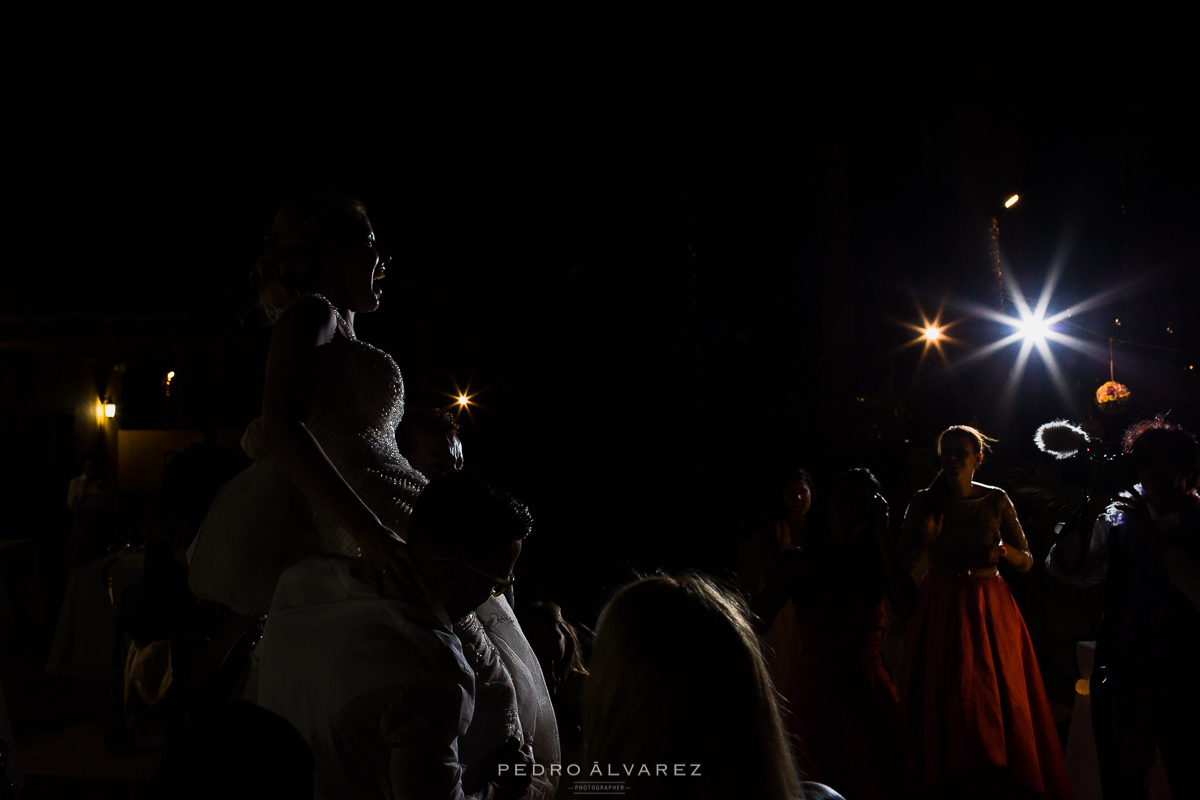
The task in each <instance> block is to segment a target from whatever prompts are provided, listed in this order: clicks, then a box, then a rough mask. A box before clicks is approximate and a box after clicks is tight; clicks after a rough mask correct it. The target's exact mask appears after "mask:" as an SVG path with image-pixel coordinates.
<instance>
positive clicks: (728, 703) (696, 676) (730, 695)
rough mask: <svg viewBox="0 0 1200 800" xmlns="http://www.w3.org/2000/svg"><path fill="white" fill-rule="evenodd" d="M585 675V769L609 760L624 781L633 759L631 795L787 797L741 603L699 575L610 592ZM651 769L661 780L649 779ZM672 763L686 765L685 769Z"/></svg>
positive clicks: (787, 776) (787, 757)
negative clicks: (660, 768) (659, 768)
mask: <svg viewBox="0 0 1200 800" xmlns="http://www.w3.org/2000/svg"><path fill="white" fill-rule="evenodd" d="M589 672H590V677H589V679H588V684H587V688H586V690H585V693H584V727H583V731H584V739H585V740H586V742H587V753H588V764H589V768H590V765H591V764H592V763H593V762H595V763H598V764H599V765H600V768H601V770H602V771H604V772H606V773H607V771H608V769H609V767H608V765H609V764H611V765H613V769H618V770H622V775H623V776H624V775H625V774H626V773H625V770H629V768H630V765H632V772H633V774H631V775H629V777H628V778H624V777H623V780H625V781H626V783H627V785H630V786H636V787H637V791H638V797H652V798H673V797H688V798H709V797H712V798H716V797H721V798H725V797H755V798H771V799H772V800H773V799H774V798H780V799H781V800H782V798H794V797H796V796H797V794H798V791H799V790H798V784H797V777H796V768H795V763H794V762H793V760H792V755H791V748H790V747H789V745H788V743H787V740H786V738H785V736H784V733H783V726H782V723H781V720H780V712H779V706H778V702H777V699H776V694H775V688H774V686H773V685H772V683H771V679H770V676H769V674H768V672H767V667H766V664H765V662H764V660H763V657H762V653H761V651H760V649H759V646H758V640H757V638H756V637H755V634H754V632H753V629H752V628H751V625H750V623H749V621H748V620H747V614H746V611H745V610H744V608H743V607H742V605H741V603H740V601H739V600H737V599H736V598H735V596H734V595H732V594H730V593H728V592H726V591H724V590H722V589H721V588H719V587H718V586H717V585H716V584H715V583H713V582H712V581H711V580H710V579H708V578H705V577H703V576H700V575H695V574H692V575H683V576H680V577H674V578H672V577H663V576H659V577H651V578H643V579H641V580H638V581H635V582H634V583H631V584H629V585H628V586H625V587H624V588H622V589H620V590H619V591H618V592H617V593H616V595H614V596H613V598H612V600H610V601H609V603H608V605H607V606H606V607H605V609H604V611H603V612H602V613H601V615H600V622H599V625H598V631H597V634H596V644H595V647H594V650H593V653H592V663H591V665H590V669H589ZM659 764H662V765H667V772H668V775H667V776H666V777H662V776H656V775H655V774H654V773H655V771H656V765H659ZM642 765H646V766H647V767H648V771H649V772H650V773H651V775H650V776H646V775H645V774H644V772H643V771H642V770H641V767H642ZM675 765H688V766H686V767H685V768H684V769H683V771H684V772H685V773H686V776H677V775H676V773H675ZM693 765H698V767H696V766H693ZM694 771H696V772H698V775H699V777H696V776H694V775H693V772H694ZM638 772H643V774H642V775H640V776H639V775H638V774H637V773H638Z"/></svg>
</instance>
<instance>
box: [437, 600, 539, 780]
mask: <svg viewBox="0 0 1200 800" xmlns="http://www.w3.org/2000/svg"><path fill="white" fill-rule="evenodd" d="M454 632H455V634H456V635H457V636H458V638H459V640H460V641H461V642H462V647H463V653H464V654H465V655H466V659H467V663H469V664H470V665H471V668H472V670H473V671H474V673H475V718H474V719H472V720H471V726H470V728H468V730H467V734H466V735H465V736H464V737H462V738H461V739H460V742H459V745H460V752H459V755H460V757H461V758H462V760H463V764H464V766H465V767H466V768H467V769H468V771H469V770H470V768H471V767H472V766H474V765H475V764H478V763H480V762H486V760H487V756H488V754H489V753H490V752H492V750H493V748H495V747H498V746H499V745H500V744H502V743H503V742H504V740H505V739H506V738H509V737H516V738H517V739H518V740H520V742H521V745H522V749H523V750H524V751H525V752H526V753H528V754H530V755H532V756H533V761H534V765H535V766H534V767H533V768H532V771H533V783H532V785H531V786H530V787H529V789H528V790H527V791H526V793H525V798H524V800H549V798H551V797H553V796H554V792H555V790H556V789H557V788H558V783H559V779H560V777H561V776H560V774H559V773H558V772H557V771H556V770H551V768H550V765H551V764H560V763H561V761H562V749H561V745H560V743H559V739H558V720H557V719H556V718H555V716H554V704H553V702H552V701H551V700H550V691H549V690H548V689H547V687H546V680H545V676H544V675H543V674H542V667H541V664H540V663H539V662H538V660H537V657H536V656H535V655H534V653H533V649H532V648H531V647H530V646H529V641H528V640H527V639H526V638H525V633H524V631H522V630H521V626H520V624H519V623H518V622H517V618H516V616H515V615H514V614H513V612H512V609H511V608H509V605H508V601H507V600H505V599H504V598H503V597H489V598H488V599H487V601H486V602H485V603H484V604H483V605H481V606H480V607H479V608H478V609H477V610H476V611H475V612H473V613H471V614H470V615H468V616H467V617H465V618H463V619H461V620H459V621H458V622H456V623H455V624H454Z"/></svg>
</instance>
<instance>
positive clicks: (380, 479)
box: [188, 298, 428, 614]
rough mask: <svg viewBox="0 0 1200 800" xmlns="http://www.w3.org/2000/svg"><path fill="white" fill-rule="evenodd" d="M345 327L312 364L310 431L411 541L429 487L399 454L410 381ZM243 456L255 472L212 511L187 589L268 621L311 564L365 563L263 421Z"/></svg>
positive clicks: (252, 430)
mask: <svg viewBox="0 0 1200 800" xmlns="http://www.w3.org/2000/svg"><path fill="white" fill-rule="evenodd" d="M321 299H324V298H321ZM330 308H333V307H332V306H330ZM334 314H335V316H336V315H337V311H336V310H334ZM337 321H338V329H339V330H340V331H341V332H342V333H343V334H344V335H341V336H336V335H335V336H334V339H333V341H332V342H330V343H329V344H326V345H323V346H321V347H318V348H317V350H316V352H315V354H314V356H313V358H314V365H313V366H314V370H313V371H314V375H315V380H316V384H315V386H314V387H313V402H312V410H311V411H310V413H309V416H308V418H307V419H305V420H304V424H305V426H306V427H307V428H308V430H309V432H310V433H312V435H313V437H314V438H315V439H316V440H317V443H318V444H320V445H321V449H322V450H324V451H325V455H327V456H328V457H329V460H330V461H331V462H332V463H333V465H334V466H335V467H337V470H338V472H340V473H341V475H342V477H343V478H345V480H346V482H347V483H348V484H350V487H351V488H352V489H354V491H355V493H357V494H358V496H359V497H360V498H362V500H363V502H364V503H366V504H367V506H368V507H369V508H370V509H371V510H372V511H373V512H375V514H376V515H377V516H378V517H379V519H380V520H381V521H382V522H383V524H384V525H386V526H388V527H389V528H391V529H392V530H394V531H396V532H397V533H401V534H403V530H404V526H405V524H406V522H407V521H408V515H409V513H410V512H411V511H412V502H413V500H414V499H415V498H416V496H417V495H418V494H420V492H421V490H422V489H423V488H424V487H425V485H426V484H427V483H428V481H427V480H426V479H425V476H423V475H422V474H421V473H420V472H418V471H417V470H416V469H414V468H413V467H412V466H411V465H410V464H409V463H408V460H407V459H405V458H404V456H402V455H401V454H400V450H399V449H398V448H397V446H396V426H397V425H398V424H399V423H400V419H401V417H403V415H404V381H403V380H402V379H401V376H400V369H399V368H398V367H397V366H396V362H395V361H393V360H392V357H391V356H389V355H388V354H387V353H385V352H383V351H382V350H379V349H378V348H376V347H372V346H371V345H369V344H367V343H366V342H360V341H358V340H356V339H355V338H354V334H353V332H352V331H351V330H350V328H349V326H347V325H346V324H345V323H344V321H343V320H342V319H341V317H340V316H338V317H337ZM242 447H243V449H245V451H246V453H247V454H248V455H249V456H250V457H251V458H253V459H254V460H255V463H254V464H253V465H252V466H251V467H249V468H248V469H247V470H246V471H244V472H242V473H241V474H240V475H237V476H236V477H234V478H233V479H232V480H230V481H229V482H228V483H226V484H225V486H224V487H222V488H221V491H220V492H219V493H218V494H217V496H216V498H215V499H214V500H213V503H212V505H211V506H210V507H209V511H208V516H207V517H205V520H204V524H203V525H202V526H201V528H200V533H199V534H197V536H196V541H195V542H194V543H193V545H192V552H191V554H190V556H189V568H188V574H189V578H188V582H189V584H190V586H191V589H192V591H193V592H194V593H195V594H196V596H197V597H199V598H201V599H203V600H210V601H213V602H217V603H223V604H224V605H227V606H229V607H230V608H232V609H233V610H234V611H237V612H239V613H243V614H265V613H267V610H268V609H269V608H270V606H271V597H272V595H273V594H274V592H275V585H276V584H277V583H278V582H279V576H280V574H281V573H282V572H283V570H284V569H285V568H286V567H287V566H288V565H290V564H294V563H296V562H297V561H299V560H300V559H302V558H304V557H305V556H308V555H312V554H324V555H330V556H337V557H343V558H356V557H358V556H359V555H360V554H359V550H358V545H357V544H355V542H354V539H353V538H352V537H351V536H350V534H349V533H347V532H346V531H344V530H342V529H341V528H340V527H338V526H337V525H336V524H334V523H333V522H332V520H330V519H328V518H327V517H325V516H324V515H322V514H320V513H318V512H316V511H315V510H314V509H313V508H312V507H311V506H310V504H309V503H308V502H307V500H306V499H305V498H304V496H303V495H302V494H301V493H300V491H299V490H298V489H297V488H296V486H295V484H293V483H292V481H291V479H290V478H288V476H287V473H285V472H284V470H283V468H282V467H281V465H280V464H279V463H278V462H277V461H276V460H275V459H274V458H273V457H272V456H271V455H270V454H268V453H267V452H266V450H265V448H264V447H263V444H262V434H261V423H260V421H258V420H256V421H255V422H253V423H251V424H250V427H249V428H248V429H247V430H246V435H245V436H244V437H243V438H242Z"/></svg>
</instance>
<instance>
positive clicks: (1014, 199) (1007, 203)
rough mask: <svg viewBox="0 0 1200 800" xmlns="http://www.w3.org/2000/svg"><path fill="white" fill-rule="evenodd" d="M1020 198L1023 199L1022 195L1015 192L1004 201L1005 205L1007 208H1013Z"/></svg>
mask: <svg viewBox="0 0 1200 800" xmlns="http://www.w3.org/2000/svg"><path fill="white" fill-rule="evenodd" d="M1020 199H1021V195H1019V194H1014V195H1013V196H1012V197H1010V198H1008V199H1007V200H1005V201H1004V207H1005V208H1012V207H1013V206H1015V205H1016V204H1017V201H1018V200H1020Z"/></svg>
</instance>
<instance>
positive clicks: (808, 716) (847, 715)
mask: <svg viewBox="0 0 1200 800" xmlns="http://www.w3.org/2000/svg"><path fill="white" fill-rule="evenodd" d="M879 489H880V487H879V483H878V482H877V481H876V480H875V477H874V476H873V475H872V474H871V473H870V472H869V471H867V470H865V469H854V470H850V471H848V472H846V473H845V474H844V475H842V477H841V478H840V479H839V481H838V485H837V487H836V488H835V490H834V492H833V495H832V497H831V499H830V502H829V511H828V519H827V522H826V524H819V525H811V524H810V525H808V526H807V530H806V535H805V537H804V541H803V545H802V548H798V549H797V550H793V551H790V552H789V551H783V552H781V554H780V556H781V558H780V569H779V575H778V578H777V580H776V581H775V587H774V591H770V590H769V591H768V592H766V593H765V594H764V600H765V603H766V607H765V608H761V609H760V611H761V613H762V614H763V615H764V620H763V622H764V623H766V624H769V619H770V617H771V616H772V612H773V611H774V609H775V608H776V607H777V606H778V605H781V602H780V596H781V590H782V596H784V597H786V598H788V599H790V600H791V603H792V605H793V606H794V608H795V610H796V621H795V625H796V628H797V631H796V632H797V634H798V636H799V639H800V641H801V643H802V646H801V648H800V656H799V662H798V664H797V680H796V681H795V689H794V691H793V693H792V695H791V697H790V698H789V700H790V701H791V705H792V708H791V711H792V715H793V723H794V727H795V730H796V732H797V733H798V735H799V738H800V742H799V756H800V763H801V768H802V769H803V770H804V771H805V773H806V774H807V775H809V776H810V777H811V778H813V779H814V780H817V781H820V782H822V783H826V784H829V785H830V786H834V787H836V788H837V789H838V790H839V791H842V792H844V793H845V794H846V796H847V797H852V798H864V799H865V800H871V799H872V798H894V797H905V796H907V794H908V793H909V791H910V790H911V788H912V776H913V769H912V764H911V762H910V760H909V758H908V757H907V755H906V753H905V748H906V746H907V739H908V737H907V736H906V735H905V732H904V723H903V716H902V714H901V711H900V702H899V699H898V697H897V694H896V688H895V686H894V684H893V683H892V679H891V676H890V675H889V674H888V672H887V669H886V668H885V666H884V664H883V658H882V654H881V652H880V648H881V645H882V640H883V628H884V624H885V622H886V617H885V612H884V605H883V601H884V595H885V594H886V595H888V597H889V598H890V599H891V601H892V605H893V607H895V608H897V609H903V610H904V611H908V612H910V613H911V611H912V610H914V609H915V608H916V586H914V585H913V583H912V579H911V578H909V576H908V574H907V573H906V571H905V570H904V569H903V567H902V565H901V564H900V562H899V561H898V559H897V558H896V555H895V548H894V546H893V542H892V539H891V536H890V533H889V530H888V524H887V504H886V502H884V500H883V498H882V496H880V494H879Z"/></svg>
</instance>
